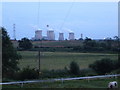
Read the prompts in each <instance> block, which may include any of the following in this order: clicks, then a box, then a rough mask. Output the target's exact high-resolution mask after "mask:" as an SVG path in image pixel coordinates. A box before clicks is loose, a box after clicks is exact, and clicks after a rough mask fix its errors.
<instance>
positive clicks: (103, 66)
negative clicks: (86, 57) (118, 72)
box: [89, 58, 116, 74]
mask: <svg viewBox="0 0 120 90" xmlns="http://www.w3.org/2000/svg"><path fill="white" fill-rule="evenodd" d="M115 65H116V64H115V62H114V61H113V60H111V59H109V58H104V59H102V60H97V61H95V62H94V63H93V64H90V65H89V67H90V68H92V69H93V70H95V71H96V72H97V73H98V74H105V73H110V72H111V71H112V70H114V69H115V68H116V67H115Z"/></svg>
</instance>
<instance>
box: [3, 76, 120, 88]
mask: <svg viewBox="0 0 120 90" xmlns="http://www.w3.org/2000/svg"><path fill="white" fill-rule="evenodd" d="M111 81H118V82H119V81H120V78H119V79H118V78H105V79H92V80H71V81H63V82H62V81H57V82H45V83H31V84H24V85H23V87H22V88H29V89H30V88H108V83H109V82H111ZM118 86H120V84H118ZM3 88H21V85H20V84H16V85H3ZM119 88H120V87H119Z"/></svg>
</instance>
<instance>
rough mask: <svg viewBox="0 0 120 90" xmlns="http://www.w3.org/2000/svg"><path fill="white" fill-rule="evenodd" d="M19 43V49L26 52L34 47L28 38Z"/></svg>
mask: <svg viewBox="0 0 120 90" xmlns="http://www.w3.org/2000/svg"><path fill="white" fill-rule="evenodd" d="M18 42H19V47H20V48H21V49H24V50H28V49H31V48H32V46H33V45H32V43H31V42H30V40H29V39H28V38H22V39H21V40H19V41H18Z"/></svg>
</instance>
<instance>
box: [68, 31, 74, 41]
mask: <svg viewBox="0 0 120 90" xmlns="http://www.w3.org/2000/svg"><path fill="white" fill-rule="evenodd" d="M69 40H75V37H74V33H73V32H70V33H69Z"/></svg>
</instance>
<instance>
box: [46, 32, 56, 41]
mask: <svg viewBox="0 0 120 90" xmlns="http://www.w3.org/2000/svg"><path fill="white" fill-rule="evenodd" d="M47 38H48V40H55V34H54V30H48V31H47Z"/></svg>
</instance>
